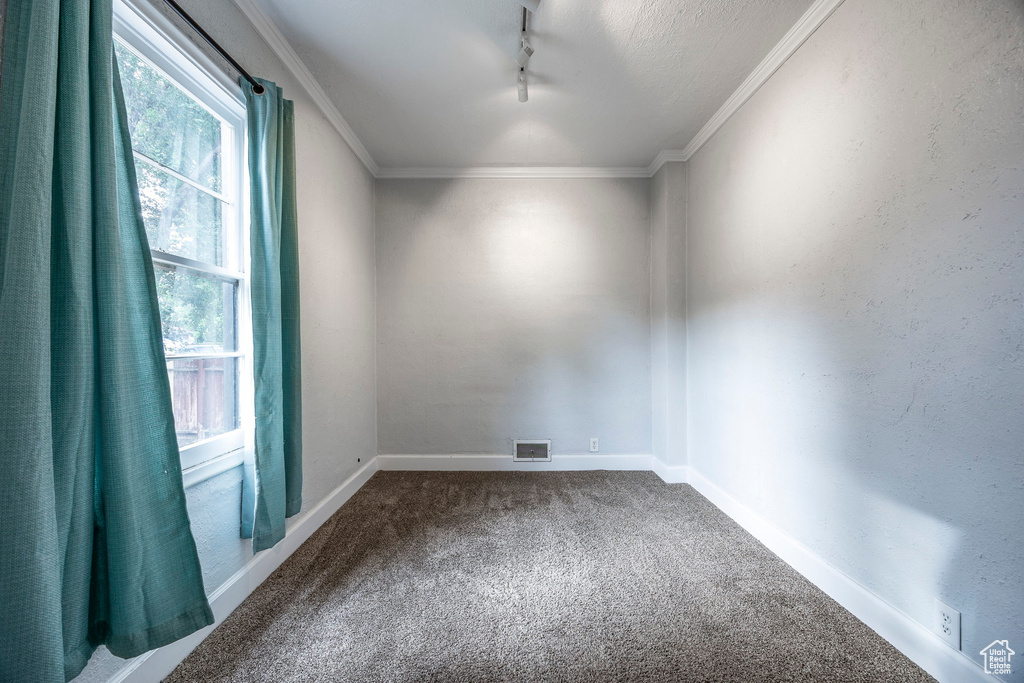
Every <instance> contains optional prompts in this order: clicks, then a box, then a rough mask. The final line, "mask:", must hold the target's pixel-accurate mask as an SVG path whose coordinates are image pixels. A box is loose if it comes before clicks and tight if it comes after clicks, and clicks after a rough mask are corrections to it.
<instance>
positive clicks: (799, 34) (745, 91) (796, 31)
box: [682, 0, 843, 161]
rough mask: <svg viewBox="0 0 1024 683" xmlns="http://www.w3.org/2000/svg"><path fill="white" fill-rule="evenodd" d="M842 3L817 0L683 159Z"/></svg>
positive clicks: (694, 142)
mask: <svg viewBox="0 0 1024 683" xmlns="http://www.w3.org/2000/svg"><path fill="white" fill-rule="evenodd" d="M841 4H843V0H817V1H816V2H815V3H814V4H813V5H811V6H810V8H809V9H808V10H807V11H806V12H804V15H803V16H802V17H800V19H799V20H798V21H797V22H796V24H794V25H793V28H791V29H789V32H788V33H786V35H785V36H783V37H782V40H780V41H779V43H778V44H777V45H776V46H775V47H774V48H772V51H771V52H769V53H768V56H767V57H765V58H764V59H763V60H762V61H761V63H760V64H758V65H757V68H755V69H754V70H753V71H752V72H751V73H750V75H749V76H747V78H746V80H745V81H743V83H741V84H740V87H739V88H737V89H736V92H734V93H733V94H732V95H731V96H730V97H729V99H727V100H726V101H725V104H723V105H722V107H721V108H720V109H719V110H718V111H717V112H715V115H714V116H712V117H711V119H710V120H709V121H708V122H707V123H706V124H704V127H703V128H701V129H700V131H699V132H698V133H697V134H696V135H695V136H693V139H692V140H690V142H689V144H687V145H686V147H684V148H683V152H682V157H683V158H682V161H689V160H690V157H692V156H693V155H694V154H695V153H696V152H697V150H699V149H700V148H701V147H703V146H704V143H706V142H707V141H708V140H710V139H711V138H712V137H713V136H714V135H715V133H717V132H718V131H719V129H721V128H722V126H724V125H725V122H726V121H728V120H729V119H730V118H732V115H733V114H735V113H736V112H737V111H739V108H740V107H742V106H743V105H744V104H746V102H747V100H749V99H750V98H751V97H753V95H754V93H756V92H757V91H758V89H760V87H761V86H762V85H764V84H765V83H766V82H767V81H768V79H769V78H771V77H772V74H774V73H775V72H776V71H778V70H779V67H781V66H782V65H783V64H785V63H786V60H787V59H789V58H790V57H792V56H793V53H794V52H796V51H797V50H798V49H799V48H800V46H801V45H803V44H804V42H805V41H806V40H807V39H808V38H810V37H811V34H813V33H814V32H815V31H816V30H818V27H819V26H821V25H822V24H823V23H825V20H826V19H828V18H829V17H830V16H832V13H833V12H835V11H836V9H838V8H839V6H840V5H841Z"/></svg>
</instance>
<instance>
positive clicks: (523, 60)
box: [516, 0, 540, 102]
mask: <svg viewBox="0 0 1024 683" xmlns="http://www.w3.org/2000/svg"><path fill="white" fill-rule="evenodd" d="M520 4H522V6H523V29H522V32H521V33H520V34H519V53H518V54H517V55H516V64H518V65H519V75H518V76H517V78H516V85H517V86H518V88H519V101H520V102H526V101H527V100H528V99H530V96H529V94H528V93H527V92H526V67H527V66H528V65H529V64H530V57H532V56H533V46H532V45H530V34H529V33H527V28H528V27H527V24H526V22H527V19H528V18H529V15H530V14H531V13H532V12H535V11H537V8H538V7H540V0H520Z"/></svg>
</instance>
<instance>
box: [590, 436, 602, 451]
mask: <svg viewBox="0 0 1024 683" xmlns="http://www.w3.org/2000/svg"><path fill="white" fill-rule="evenodd" d="M599 450H601V448H600V446H599V445H598V442H597V437H596V436H592V437H590V452H591V453H597V452H598V451H599Z"/></svg>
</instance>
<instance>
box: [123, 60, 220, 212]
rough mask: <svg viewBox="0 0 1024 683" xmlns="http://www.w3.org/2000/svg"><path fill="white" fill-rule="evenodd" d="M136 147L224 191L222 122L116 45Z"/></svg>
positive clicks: (202, 183)
mask: <svg viewBox="0 0 1024 683" xmlns="http://www.w3.org/2000/svg"><path fill="white" fill-rule="evenodd" d="M114 49H115V51H116V53H117V61H118V67H119V69H120V71H121V82H122V85H123V87H124V99H125V105H126V107H127V109H128V130H129V132H130V133H131V136H132V146H134V147H135V149H136V150H138V151H139V152H142V153H143V154H145V155H146V156H148V157H149V158H151V159H153V160H155V161H158V162H160V163H161V164H163V165H164V166H167V167H168V168H170V169H172V170H174V171H176V172H178V173H180V174H181V175H183V176H185V177H186V178H189V179H191V180H194V181H196V182H197V183H199V184H201V185H203V186H204V187H208V188H210V189H211V190H213V191H215V192H220V190H221V121H220V119H218V118H217V117H216V116H214V115H213V114H211V113H210V112H209V111H207V110H206V109H204V108H203V107H202V106H200V105H199V103H198V102H196V101H195V100H194V99H192V98H191V97H189V96H188V95H187V94H186V93H185V91H184V90H182V89H181V88H179V87H178V86H176V85H175V84H174V83H172V82H171V81H169V80H167V79H166V78H164V77H163V76H162V75H161V74H160V72H159V71H157V70H156V69H154V68H153V67H152V66H150V65H149V64H148V63H147V62H145V61H143V60H142V59H140V58H139V57H137V56H136V55H135V54H134V53H133V52H131V51H130V50H129V49H128V48H126V47H125V46H124V45H122V44H121V43H120V42H117V41H115V43H114Z"/></svg>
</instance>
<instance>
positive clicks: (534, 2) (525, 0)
mask: <svg viewBox="0 0 1024 683" xmlns="http://www.w3.org/2000/svg"><path fill="white" fill-rule="evenodd" d="M519 4H521V5H522V6H523V7H525V8H526V9H528V10H530V11H531V12H536V11H537V8H538V7H540V0H519Z"/></svg>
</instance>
